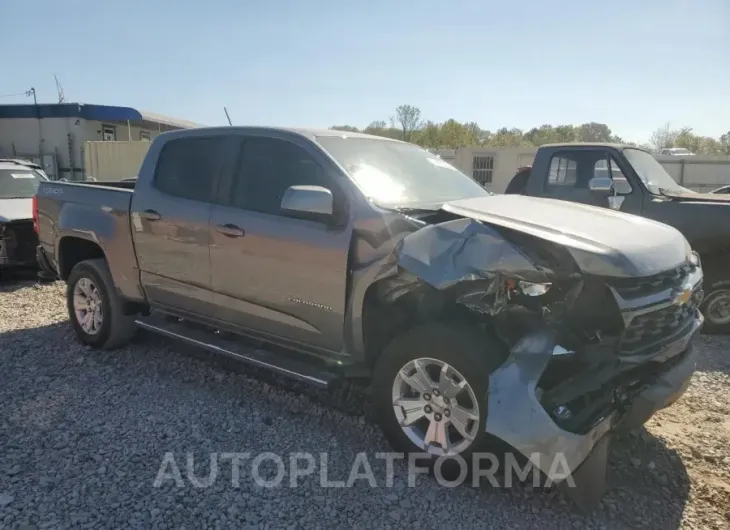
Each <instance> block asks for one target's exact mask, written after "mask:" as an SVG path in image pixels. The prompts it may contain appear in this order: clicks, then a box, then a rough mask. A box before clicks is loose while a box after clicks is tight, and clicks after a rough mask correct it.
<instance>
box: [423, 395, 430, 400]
mask: <svg viewBox="0 0 730 530" xmlns="http://www.w3.org/2000/svg"><path fill="white" fill-rule="evenodd" d="M423 399H425V400H426V401H431V394H423Z"/></svg>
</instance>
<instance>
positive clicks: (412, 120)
mask: <svg viewBox="0 0 730 530" xmlns="http://www.w3.org/2000/svg"><path fill="white" fill-rule="evenodd" d="M390 123H391V126H392V127H397V128H399V129H400V130H401V131H402V132H403V140H404V141H406V142H407V141H408V139H409V138H410V136H411V133H412V132H413V131H415V130H417V129H420V128H421V124H422V122H421V109H419V108H418V107H414V106H413V105H401V106H399V107H398V108H397V109H395V116H392V117H391V118H390Z"/></svg>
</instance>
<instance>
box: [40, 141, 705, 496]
mask: <svg viewBox="0 0 730 530" xmlns="http://www.w3.org/2000/svg"><path fill="white" fill-rule="evenodd" d="M35 204H36V211H35V217H36V223H37V226H38V229H39V240H40V245H39V247H38V260H39V262H40V263H41V264H42V265H43V267H45V268H46V269H47V270H49V271H53V272H54V273H56V274H58V276H59V277H60V278H61V279H62V280H64V281H65V282H66V283H67V286H68V287H67V303H68V311H69V316H70V320H71V325H72V326H73V329H74V331H75V333H76V335H77V337H78V339H79V340H80V341H82V342H84V343H86V344H88V345H91V346H93V347H101V348H112V347H115V346H119V345H122V344H124V343H125V342H127V341H128V340H130V339H131V338H132V335H133V334H134V331H135V329H136V328H137V327H142V328H145V329H148V330H152V331H154V332H157V333H161V334H163V335H166V336H170V337H175V338H177V339H180V340H182V341H186V342H188V343H191V344H194V345H197V346H201V347H203V348H207V349H209V350H210V351H213V352H216V353H222V354H226V355H229V356H232V357H234V358H237V359H241V360H243V361H246V362H249V363H252V364H254V365H256V366H258V367H264V368H268V369H271V370H273V371H276V372H278V373H280V374H284V375H287V376H290V377H294V378H297V379H299V380H302V381H306V382H309V383H312V384H315V385H320V386H324V387H327V386H330V385H333V384H335V383H336V382H337V383H338V384H339V383H340V382H341V381H343V380H350V379H358V380H364V381H366V382H367V383H368V385H369V388H370V395H371V400H372V406H373V407H374V408H375V410H376V413H377V415H378V417H379V419H380V422H381V425H382V427H383V430H384V432H385V434H386V436H387V437H388V439H389V440H390V441H391V443H392V445H393V446H394V447H395V448H396V449H397V450H399V451H403V452H411V453H412V452H424V453H427V454H429V455H430V456H431V458H432V459H438V458H439V457H447V459H450V461H451V462H457V461H460V462H465V461H471V463H472V464H473V463H474V460H475V459H478V458H480V457H481V455H483V453H484V452H487V451H490V450H491V449H492V448H493V447H494V442H495V441H496V440H501V441H502V442H506V443H507V444H509V445H510V446H512V447H513V448H514V449H516V450H517V451H518V452H519V453H521V454H522V455H524V456H525V457H527V458H529V459H530V460H531V461H532V462H533V463H534V464H535V466H537V467H538V468H539V469H540V470H542V471H543V472H544V473H546V474H548V475H549V474H550V473H551V472H552V471H551V469H553V467H552V466H553V465H554V463H555V460H556V458H559V457H562V458H563V459H565V462H564V463H565V464H567V465H568V467H569V469H570V471H571V472H572V479H573V482H574V483H575V485H576V486H577V487H575V488H570V489H568V493H569V494H570V495H571V496H572V497H573V498H574V499H576V500H578V502H579V503H581V504H583V505H585V506H588V505H590V504H591V502H595V500H596V499H598V498H599V497H600V494H601V492H602V489H603V486H604V483H605V469H606V454H607V453H606V448H607V446H608V443H609V440H610V437H611V434H612V433H614V432H615V431H617V430H619V429H621V428H631V427H635V426H639V425H641V424H643V423H644V422H645V421H646V420H647V419H648V418H649V417H650V416H651V415H652V414H653V413H654V412H655V411H656V410H658V409H660V408H662V407H665V406H668V405H670V404H671V403H672V402H673V401H674V400H676V399H677V398H678V397H679V396H680V395H681V394H682V393H683V392H684V390H685V389H686V387H687V386H688V384H689V381H690V378H691V376H692V373H693V371H694V368H695V353H694V352H693V349H692V339H693V337H694V336H695V334H696V333H697V331H698V330H699V329H700V327H701V326H702V322H703V319H702V315H701V314H700V312H699V311H698V309H697V308H698V306H699V304H700V302H701V299H702V277H703V275H702V269H701V265H700V262H699V258H698V256H697V254H696V253H694V252H693V251H692V250H691V249H690V247H689V244H688V243H687V241H686V240H685V238H684V237H683V236H682V235H681V234H680V233H679V232H678V231H677V230H675V229H674V228H671V227H669V226H667V225H664V224H661V223H658V222H655V221H650V220H647V219H643V218H641V217H637V216H633V215H628V214H623V213H620V212H614V211H610V210H607V209H600V208H595V207H591V206H586V205H580V204H572V203H568V202H565V201H558V200H549V199H539V198H531V197H526V196H519V195H512V196H507V195H492V194H490V193H489V192H487V191H485V190H484V189H483V188H482V187H481V186H479V185H478V184H477V183H475V182H474V181H473V180H471V179H470V178H469V177H467V176H466V175H464V174H463V173H461V172H459V171H458V170H457V169H455V168H453V167H452V166H451V165H449V164H448V163H446V162H444V161H443V160H441V159H440V158H438V157H436V156H434V155H432V154H431V153H429V152H427V151H425V150H423V149H421V148H419V147H417V146H414V145H411V144H408V143H403V142H399V141H395V140H390V139H385V138H378V137H372V136H367V135H362V134H352V133H344V132H339V131H331V130H327V131H314V130H293V129H292V130H290V129H274V128H250V127H226V128H202V129H193V130H186V131H176V132H171V133H166V134H163V135H160V136H159V137H158V138H156V139H155V140H154V141H153V143H152V145H151V146H150V150H149V152H148V155H147V157H146V159H145V160H144V162H143V164H142V167H141V170H140V172H139V177H138V179H137V180H136V182H119V183H93V184H89V183H86V184H74V183H58V182H43V183H41V186H40V188H39V190H38V195H37V200H36V202H35ZM244 336H245V337H249V338H250V337H254V338H255V339H257V340H258V341H261V342H264V343H266V344H267V345H268V346H267V347H266V348H250V347H247V346H243V344H244V343H245V342H244V341H243V340H241V339H242V338H243V337H244ZM563 478H564V477H563ZM564 483H565V482H564Z"/></svg>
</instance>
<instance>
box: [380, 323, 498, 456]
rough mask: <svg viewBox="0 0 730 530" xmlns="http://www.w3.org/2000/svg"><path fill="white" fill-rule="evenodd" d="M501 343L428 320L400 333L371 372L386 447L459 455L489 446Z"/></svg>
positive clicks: (476, 332)
mask: <svg viewBox="0 0 730 530" xmlns="http://www.w3.org/2000/svg"><path fill="white" fill-rule="evenodd" d="M506 355H507V350H506V348H505V347H504V346H503V345H502V344H501V343H500V342H499V341H497V340H496V339H494V338H492V337H490V336H488V335H487V334H486V333H485V332H484V331H481V330H478V329H475V328H470V327H467V326H460V325H457V324H431V325H428V326H423V327H417V328H413V329H411V330H409V331H407V332H405V333H404V334H403V335H401V336H399V337H397V338H396V339H395V340H393V342H391V343H390V345H388V346H387V347H386V349H385V350H384V351H383V353H382V355H381V356H380V358H379V359H378V362H377V365H376V367H375V371H374V380H373V401H374V405H375V408H376V413H377V415H378V418H379V420H380V422H381V425H382V428H383V431H384V433H385V435H386V437H387V438H388V440H389V441H390V443H391V445H392V446H393V447H394V448H395V449H396V450H397V451H401V452H403V453H428V454H429V455H431V462H432V463H433V462H435V460H436V459H438V458H439V457H455V456H457V455H458V456H459V457H461V458H463V459H464V460H466V461H467V463H468V462H469V459H470V458H471V456H472V455H473V454H474V453H477V452H482V451H486V450H488V449H489V448H490V447H492V442H493V441H494V439H493V438H492V437H491V436H489V435H488V434H487V433H486V430H485V427H486V421H487V391H488V386H489V375H490V374H491V373H492V372H493V371H494V370H495V369H496V368H497V367H498V366H499V365H500V364H501V363H502V361H503V360H504V359H505V358H506Z"/></svg>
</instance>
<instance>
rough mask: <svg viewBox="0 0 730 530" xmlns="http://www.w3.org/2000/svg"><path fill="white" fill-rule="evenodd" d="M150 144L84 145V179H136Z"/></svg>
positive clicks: (106, 143)
mask: <svg viewBox="0 0 730 530" xmlns="http://www.w3.org/2000/svg"><path fill="white" fill-rule="evenodd" d="M149 148H150V142H148V141H138V142H86V143H84V177H85V178H89V177H94V178H95V179H96V180H98V181H102V182H104V181H107V182H108V181H110V180H121V179H124V178H129V177H136V176H137V174H138V172H139V168H140V166H141V165H142V160H144V157H145V155H146V154H147V151H148V149H149Z"/></svg>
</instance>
